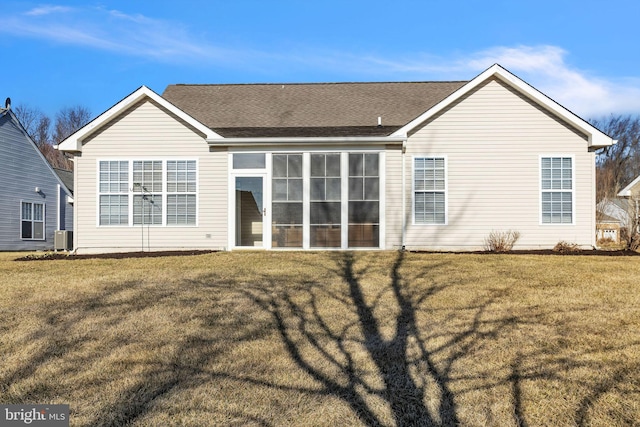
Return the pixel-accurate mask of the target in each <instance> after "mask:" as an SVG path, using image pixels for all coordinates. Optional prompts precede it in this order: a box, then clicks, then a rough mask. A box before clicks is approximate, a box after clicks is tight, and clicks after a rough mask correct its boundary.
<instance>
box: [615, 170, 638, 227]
mask: <svg viewBox="0 0 640 427" xmlns="http://www.w3.org/2000/svg"><path fill="white" fill-rule="evenodd" d="M618 197H620V198H622V200H623V201H625V202H626V208H627V209H626V211H627V215H628V220H627V223H626V224H625V226H628V227H633V226H635V227H636V231H637V232H640V176H638V177H637V178H636V179H634V180H633V181H631V182H630V183H629V185H627V186H626V187H625V188H623V189H622V190H620V192H619V193H618Z"/></svg>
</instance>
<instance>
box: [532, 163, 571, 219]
mask: <svg viewBox="0 0 640 427" xmlns="http://www.w3.org/2000/svg"><path fill="white" fill-rule="evenodd" d="M540 177H541V183H540V189H541V208H542V212H541V221H542V223H543V224H573V159H572V158H571V157H541V158H540Z"/></svg>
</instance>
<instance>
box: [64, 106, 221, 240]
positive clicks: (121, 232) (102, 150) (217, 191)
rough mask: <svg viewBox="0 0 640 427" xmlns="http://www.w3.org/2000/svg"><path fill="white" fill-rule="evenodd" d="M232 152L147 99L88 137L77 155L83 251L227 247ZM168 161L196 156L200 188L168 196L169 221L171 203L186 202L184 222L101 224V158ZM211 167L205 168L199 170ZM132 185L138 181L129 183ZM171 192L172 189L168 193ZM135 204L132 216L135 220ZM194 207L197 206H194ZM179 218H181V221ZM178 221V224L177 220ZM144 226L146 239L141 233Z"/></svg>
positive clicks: (77, 229)
mask: <svg viewBox="0 0 640 427" xmlns="http://www.w3.org/2000/svg"><path fill="white" fill-rule="evenodd" d="M228 157H229V153H228V152H227V151H226V150H220V149H217V150H216V149H210V147H209V146H208V144H207V142H206V141H205V140H204V136H203V135H201V134H199V133H197V132H196V131H194V129H193V128H192V127H190V126H189V125H188V124H186V123H185V122H183V121H181V120H179V119H177V118H176V117H175V116H174V115H172V114H171V113H169V112H168V111H166V110H164V109H163V108H161V107H159V106H158V105H157V104H155V103H154V102H150V101H144V102H140V103H138V104H135V105H133V106H132V107H131V108H130V109H128V110H126V111H125V112H123V113H122V114H120V115H119V116H118V117H116V118H114V119H113V120H111V122H110V123H109V124H108V125H106V126H104V127H103V128H101V129H100V130H99V131H97V132H96V133H94V134H93V135H91V137H89V138H87V140H86V141H84V142H83V149H82V156H78V157H76V159H75V171H74V175H75V186H76V193H75V195H76V197H75V201H76V207H78V206H83V208H82V209H77V210H76V212H75V213H76V214H75V215H74V221H75V222H74V240H75V242H74V243H75V248H76V249H77V251H78V253H96V252H129V251H140V250H141V249H142V250H145V251H146V250H184V249H210V250H221V249H226V248H227V247H228V243H227V242H228V234H227V233H228V228H227V223H228V180H227V171H228ZM104 160H114V161H129V163H130V164H129V168H131V167H132V165H131V162H132V161H134V160H164V161H165V163H166V161H195V162H196V164H197V168H196V182H195V186H196V188H195V190H196V191H195V193H189V192H187V193H173V194H174V195H175V196H176V197H175V198H173V201H172V200H169V199H170V198H167V200H165V199H164V198H163V200H162V203H163V204H164V206H165V208H166V209H167V212H165V213H163V217H164V218H165V221H167V222H170V221H171V219H170V218H169V217H168V216H167V215H170V210H169V209H170V208H171V205H172V202H173V205H174V206H175V208H176V209H180V208H179V206H180V205H182V206H187V209H188V212H187V217H190V218H191V219H189V221H193V219H195V224H193V225H189V226H185V225H182V224H179V225H180V226H173V225H172V226H166V227H163V226H158V225H156V226H151V227H144V230H142V228H143V227H140V226H133V225H131V226H129V227H127V226H119V227H113V226H109V227H106V226H101V225H99V222H98V218H99V214H98V212H97V210H96V209H98V208H99V200H98V191H97V189H98V187H99V181H98V178H99V176H98V174H97V173H96V168H97V167H98V165H99V162H100V161H104ZM201 171H206V173H202V174H201V173H200V172H201ZM128 185H129V188H132V187H133V183H132V182H129V184H128ZM163 194H166V195H167V196H169V195H170V194H171V193H169V192H166V191H165V193H163ZM131 209H132V206H129V221H130V223H131V224H132V222H133V218H132V215H133V213H132V211H131ZM194 209H195V211H194ZM185 220H186V219H185ZM176 221H178V222H179V221H180V220H176ZM176 225H178V224H176ZM143 231H144V242H143V241H142V232H143Z"/></svg>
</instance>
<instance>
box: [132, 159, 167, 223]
mask: <svg viewBox="0 0 640 427" xmlns="http://www.w3.org/2000/svg"><path fill="white" fill-rule="evenodd" d="M133 224H134V225H140V224H151V225H161V224H162V161H161V160H136V161H134V162H133Z"/></svg>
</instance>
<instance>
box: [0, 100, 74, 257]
mask: <svg viewBox="0 0 640 427" xmlns="http://www.w3.org/2000/svg"><path fill="white" fill-rule="evenodd" d="M8 107H9V106H8ZM67 173H69V172H67ZM0 179H1V180H2V182H3V185H2V201H0V216H1V217H2V222H0V250H2V251H17V250H20V251H22V250H48V249H54V234H55V232H56V231H59V230H72V229H73V206H72V202H73V199H72V197H73V195H72V192H71V190H70V189H69V188H68V186H67V185H66V184H65V182H64V181H65V180H66V181H67V182H69V181H72V180H73V177H70V179H69V176H66V177H65V178H64V179H61V178H60V177H59V176H58V174H57V173H56V171H54V169H53V168H52V167H51V165H50V164H49V162H48V161H47V160H46V159H45V157H44V156H43V155H42V153H41V152H40V150H38V147H36V145H35V143H34V142H33V141H32V140H31V138H30V137H29V136H28V135H27V132H26V131H25V129H24V128H23V126H22V125H21V124H20V122H19V121H18V119H17V118H16V116H15V114H14V113H13V111H11V109H10V108H0Z"/></svg>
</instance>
